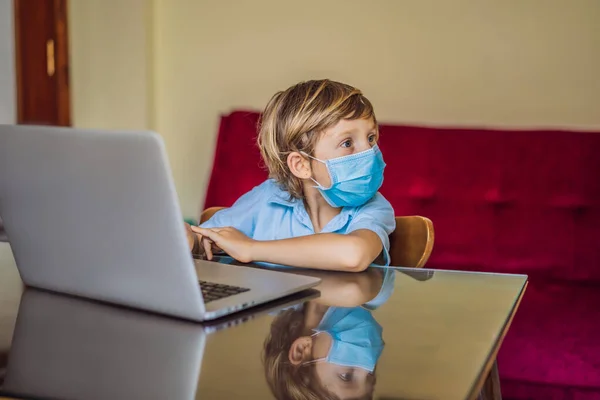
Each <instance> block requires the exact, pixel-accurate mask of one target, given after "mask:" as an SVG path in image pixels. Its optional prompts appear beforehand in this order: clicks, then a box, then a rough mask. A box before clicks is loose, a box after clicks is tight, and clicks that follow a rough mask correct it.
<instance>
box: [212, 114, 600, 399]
mask: <svg viewBox="0 0 600 400" xmlns="http://www.w3.org/2000/svg"><path fill="white" fill-rule="evenodd" d="M258 116H259V115H258V113H255V112H246V111H237V112H233V113H231V114H230V115H227V116H223V117H222V119H221V124H220V129H219V136H218V140H217V148H216V153H215V154H216V155H215V160H214V164H213V170H212V175H211V179H210V183H209V186H208V190H207V195H206V201H205V207H211V206H229V205H231V204H232V203H233V202H234V201H235V200H236V199H237V198H238V197H239V196H240V195H241V194H243V193H245V192H246V191H248V190H250V189H251V188H252V187H254V186H255V185H257V184H259V183H260V182H262V181H263V180H264V179H265V178H266V177H267V173H266V171H265V170H264V168H262V167H261V161H260V154H259V152H258V149H257V148H256V145H255V138H256V126H257V121H258ZM380 147H381V149H382V152H383V155H384V158H385V160H386V163H387V168H386V171H385V182H384V185H383V187H382V189H381V192H382V193H383V194H384V195H385V196H386V198H387V199H388V200H389V201H390V202H391V203H392V205H393V206H394V209H395V211H396V214H397V215H412V214H419V215H424V216H427V217H429V218H431V219H432V220H433V222H434V224H435V229H436V243H435V247H434V250H433V254H432V256H431V258H430V260H429V263H428V267H429V268H440V269H460V270H473V271H487V272H507V273H525V274H528V275H529V277H530V284H529V288H528V291H527V293H526V295H525V297H524V299H523V301H522V303H521V308H520V310H519V312H518V313H517V316H516V317H515V320H514V322H513V325H512V328H511V330H510V332H509V334H508V335H507V337H506V339H505V341H504V344H503V346H502V349H501V352H500V354H499V359H498V365H499V369H500V375H501V380H502V390H503V395H504V398H505V399H544V400H552V399H581V400H583V399H600V133H584V132H566V131H557V130H538V131H510V130H489V129H456V128H453V129H443V128H427V127H415V126H396V125H394V126H392V125H382V126H381V139H380ZM224 182H226V183H224Z"/></svg>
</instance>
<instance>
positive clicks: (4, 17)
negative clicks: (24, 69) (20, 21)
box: [0, 0, 17, 124]
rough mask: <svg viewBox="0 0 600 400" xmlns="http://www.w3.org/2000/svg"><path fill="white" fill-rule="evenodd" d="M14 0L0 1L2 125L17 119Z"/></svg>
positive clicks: (0, 113)
mask: <svg viewBox="0 0 600 400" xmlns="http://www.w3.org/2000/svg"><path fill="white" fill-rule="evenodd" d="M14 41H15V36H14V26H13V2H12V0H0V124H14V123H15V121H16V119H17V107H16V88H15V85H16V79H15V48H14V47H15V46H14Z"/></svg>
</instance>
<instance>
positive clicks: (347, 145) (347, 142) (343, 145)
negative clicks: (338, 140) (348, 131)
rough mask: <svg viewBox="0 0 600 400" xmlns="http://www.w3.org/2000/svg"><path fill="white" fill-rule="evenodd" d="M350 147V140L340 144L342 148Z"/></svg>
mask: <svg viewBox="0 0 600 400" xmlns="http://www.w3.org/2000/svg"><path fill="white" fill-rule="evenodd" d="M351 146H352V140H350V139H348V140H344V141H343V142H342V147H351Z"/></svg>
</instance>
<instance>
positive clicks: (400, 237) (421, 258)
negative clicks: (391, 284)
mask: <svg viewBox="0 0 600 400" xmlns="http://www.w3.org/2000/svg"><path fill="white" fill-rule="evenodd" d="M223 208H225V207H210V208H207V209H206V210H204V211H203V212H202V214H201V215H200V223H203V222H204V221H207V220H208V219H210V217H212V216H213V215H214V214H215V213H216V212H217V211H219V210H222V209H223ZM434 237H435V235H434V229H433V222H431V220H430V219H429V218H425V217H421V216H418V215H416V216H409V217H396V230H395V231H394V232H393V233H392V234H391V235H390V257H391V265H393V266H399V267H413V268H421V267H423V266H424V265H425V263H427V260H428V259H429V256H430V255H431V251H432V250H433V242H434Z"/></svg>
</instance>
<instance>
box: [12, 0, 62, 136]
mask: <svg viewBox="0 0 600 400" xmlns="http://www.w3.org/2000/svg"><path fill="white" fill-rule="evenodd" d="M66 2H67V0H14V10H15V41H16V43H15V50H16V64H17V65H16V69H17V71H16V72H17V122H18V123H19V124H35V125H58V126H68V125H70V123H71V117H70V102H69V64H68V59H69V56H68V41H67V3H66Z"/></svg>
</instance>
